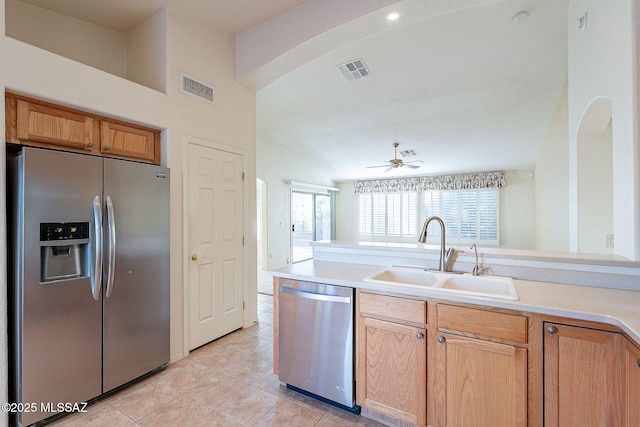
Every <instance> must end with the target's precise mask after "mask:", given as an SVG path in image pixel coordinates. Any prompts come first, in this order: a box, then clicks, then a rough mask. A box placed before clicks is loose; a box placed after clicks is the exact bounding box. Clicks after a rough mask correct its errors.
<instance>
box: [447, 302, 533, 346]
mask: <svg viewBox="0 0 640 427" xmlns="http://www.w3.org/2000/svg"><path fill="white" fill-rule="evenodd" d="M437 307H438V308H437V310H438V329H444V330H447V331H459V332H463V333H468V334H473V335H479V336H483V337H488V338H495V339H499V340H505V341H511V342H516V343H521V344H527V342H528V338H527V330H528V327H527V323H528V322H527V317H525V316H519V315H516V314H505V313H495V312H493V311H485V310H476V309H473V308H466V307H457V306H453V305H446V304H438V306H437Z"/></svg>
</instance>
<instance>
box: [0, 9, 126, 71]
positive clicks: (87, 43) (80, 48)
mask: <svg viewBox="0 0 640 427" xmlns="http://www.w3.org/2000/svg"><path fill="white" fill-rule="evenodd" d="M5 2H6V9H7V10H6V34H7V35H8V36H10V37H14V38H16V39H18V40H22V41H24V42H27V43H29V44H32V45H34V46H38V47H40V48H42V49H45V50H48V51H50V52H55V53H57V54H58V55H62V56H65V57H67V58H70V59H73V60H76V61H78V62H82V63H83V64H88V65H91V66H92V67H95V68H98V69H100V70H103V71H106V72H108V73H111V74H115V75H117V76H120V77H125V76H126V75H127V35H126V34H124V33H121V32H119V31H114V30H110V29H108V28H104V27H100V26H98V25H94V24H90V23H88V22H85V21H80V20H79V19H75V18H70V17H68V16H64V15H61V14H59V13H56V12H51V11H49V10H46V9H43V8H40V7H36V6H32V5H29V4H26V3H23V2H20V1H18V0H5ZM3 10H4V8H3Z"/></svg>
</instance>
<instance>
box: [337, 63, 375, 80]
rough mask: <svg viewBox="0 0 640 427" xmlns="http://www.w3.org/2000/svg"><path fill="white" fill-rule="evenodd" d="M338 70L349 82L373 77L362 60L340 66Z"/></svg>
mask: <svg viewBox="0 0 640 427" xmlns="http://www.w3.org/2000/svg"><path fill="white" fill-rule="evenodd" d="M336 68H337V69H338V71H340V73H341V74H342V75H343V76H344V78H345V79H347V81H348V82H350V81H352V80H358V79H361V78H363V77H367V76H370V75H371V72H369V70H368V69H367V66H366V65H364V61H362V59H356V60H355V61H351V62H347V63H346V64H342V65H338V66H337V67H336Z"/></svg>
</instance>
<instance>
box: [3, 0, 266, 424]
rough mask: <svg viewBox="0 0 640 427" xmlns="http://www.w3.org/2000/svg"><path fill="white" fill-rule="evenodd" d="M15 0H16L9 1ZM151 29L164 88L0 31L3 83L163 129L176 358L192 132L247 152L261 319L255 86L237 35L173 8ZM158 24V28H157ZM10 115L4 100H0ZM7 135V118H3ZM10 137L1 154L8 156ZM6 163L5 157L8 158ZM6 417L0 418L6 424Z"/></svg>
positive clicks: (252, 312) (247, 207) (251, 288)
mask: <svg viewBox="0 0 640 427" xmlns="http://www.w3.org/2000/svg"><path fill="white" fill-rule="evenodd" d="M9 1H11V0H9ZM4 11H5V8H4V0H0V26H2V27H3V26H4V21H5V16H4V14H5V12H4ZM160 13H161V14H162V15H161V16H157V17H155V18H154V22H155V24H154V25H155V26H159V27H162V26H163V25H166V28H167V31H166V32H164V34H162V31H155V30H154V31H152V32H153V33H154V34H156V36H154V37H158V38H162V40H153V43H154V44H156V45H158V46H163V45H165V46H166V51H167V52H168V57H167V59H168V62H167V71H166V75H167V77H168V84H167V88H168V90H167V93H166V94H165V93H163V92H159V91H156V90H153V89H150V88H148V87H145V86H142V85H139V84H137V83H134V82H132V81H129V80H126V79H123V78H120V77H118V76H115V75H114V74H111V73H107V72H105V71H102V70H99V69H96V68H94V67H91V66H88V65H85V64H82V63H79V62H76V61H74V60H70V59H68V58H66V57H63V56H60V55H58V54H55V53H52V52H49V51H46V50H43V49H41V48H38V47H34V46H32V45H30V44H26V43H24V42H21V41H18V40H15V39H13V38H10V37H6V36H4V32H2V33H1V35H0V58H2V61H0V89H4V88H6V89H7V90H10V91H13V92H18V93H21V94H25V95H28V96H32V97H36V98H41V99H44V100H48V101H51V102H56V103H59V104H62V105H67V106H71V107H75V108H78V109H82V110H87V111H92V112H96V113H99V114H102V115H105V116H111V117H114V118H120V119H124V120H129V121H132V122H135V123H141V124H145V125H148V126H151V127H155V128H158V129H162V130H163V132H162V144H163V159H162V163H163V164H164V165H166V166H168V167H170V168H171V317H170V318H171V358H172V360H177V359H179V358H181V357H183V356H184V346H185V343H184V338H185V337H184V322H183V315H184V310H183V298H182V296H183V290H184V288H183V285H184V282H183V265H185V263H186V262H188V259H187V256H186V255H185V253H183V210H182V206H183V205H182V201H183V191H182V174H183V170H182V164H183V162H182V137H183V135H191V136H194V137H197V138H200V139H205V140H208V141H213V142H216V143H217V144H223V145H227V146H230V147H234V148H235V149H238V150H242V151H243V152H244V153H246V155H245V157H246V162H245V164H246V165H247V169H245V177H246V187H245V196H246V197H245V202H244V211H245V220H246V226H245V241H246V248H247V249H246V254H247V263H246V268H245V280H246V284H247V286H246V288H247V289H248V292H247V293H246V294H245V296H246V297H247V298H248V299H247V311H246V315H245V324H250V323H251V322H252V321H253V320H255V318H256V314H257V313H256V310H257V309H256V304H257V303H256V292H255V291H256V271H255V256H256V254H255V247H256V243H255V242H256V237H255V215H256V213H255V212H256V210H255V123H256V117H255V93H254V92H253V91H251V90H249V89H247V88H245V87H244V86H242V85H240V84H238V83H236V81H235V75H234V64H235V41H234V39H233V37H230V36H227V35H225V34H222V33H220V32H218V31H216V30H215V29H213V28H210V27H207V26H206V25H204V24H202V23H201V22H199V21H196V20H193V19H189V18H186V17H184V16H182V15H179V14H178V13H176V12H174V11H166V12H160ZM156 29H157V27H156ZM179 71H185V72H187V73H189V74H191V75H193V76H194V77H197V78H200V79H202V80H204V81H206V82H210V83H211V84H213V85H215V86H216V89H217V101H216V104H215V105H211V104H208V103H205V102H201V101H199V100H196V99H194V98H192V97H188V96H185V95H183V94H181V93H180V91H179V89H178V84H179ZM0 105H2V106H1V107H0V113H2V117H4V103H2V104H0ZM0 131H2V132H1V134H3V135H4V120H1V121H0ZM4 152H5V143H4V139H3V140H2V142H0V153H2V154H1V156H3V157H4ZM1 164H2V167H3V168H4V165H5V163H4V160H3V161H2V163H1ZM5 183H6V176H5V174H4V173H2V174H1V176H0V195H2V197H0V200H1V201H2V203H4V202H5V197H4V189H5ZM5 226H6V209H2V212H0V227H2V228H3V229H4V227H5ZM5 239H6V236H5V233H0V243H2V244H1V245H0V251H1V253H0V255H2V256H1V257H0V269H1V270H2V271H3V274H2V275H1V276H0V288H2V289H6V286H7V283H6V274H4V272H6V254H5V253H4V252H5V244H4V240H5ZM4 312H6V300H5V292H0V314H1V313H4ZM5 318H6V316H5V315H0V384H1V385H2V388H1V389H0V400H2V401H6V387H7V385H6V373H7V362H6V348H7V347H6V339H7V337H6V326H5V323H4V322H5ZM3 421H4V423H5V424H6V419H4V420H3V419H1V418H0V425H2V423H3Z"/></svg>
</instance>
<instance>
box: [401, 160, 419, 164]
mask: <svg viewBox="0 0 640 427" xmlns="http://www.w3.org/2000/svg"><path fill="white" fill-rule="evenodd" d="M411 163H424V162H423V161H422V160H411V161H410V162H404V164H405V165H408V164H411Z"/></svg>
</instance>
